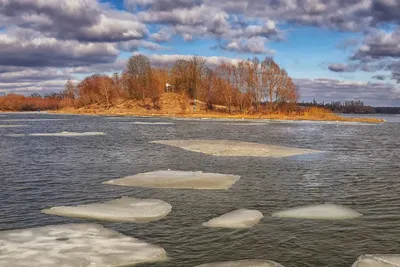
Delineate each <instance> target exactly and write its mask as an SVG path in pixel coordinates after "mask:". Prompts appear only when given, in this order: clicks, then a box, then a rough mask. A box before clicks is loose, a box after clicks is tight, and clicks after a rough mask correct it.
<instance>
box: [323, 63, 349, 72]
mask: <svg viewBox="0 0 400 267" xmlns="http://www.w3.org/2000/svg"><path fill="white" fill-rule="evenodd" d="M328 69H329V70H330V71H334V72H351V71H355V68H354V67H353V66H350V65H347V64H340V63H339V64H332V65H329V67H328Z"/></svg>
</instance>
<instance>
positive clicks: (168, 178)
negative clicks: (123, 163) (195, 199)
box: [103, 170, 240, 189]
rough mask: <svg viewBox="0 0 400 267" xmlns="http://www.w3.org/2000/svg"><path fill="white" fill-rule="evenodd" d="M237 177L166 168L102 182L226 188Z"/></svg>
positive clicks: (145, 185)
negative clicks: (165, 169)
mask: <svg viewBox="0 0 400 267" xmlns="http://www.w3.org/2000/svg"><path fill="white" fill-rule="evenodd" d="M239 179H240V176H237V175H230V174H220V173H203V172H201V171H197V172H190V171H188V172H187V171H171V170H167V171H154V172H147V173H139V174H137V175H133V176H127V177H124V178H121V179H115V180H110V181H107V182H104V183H103V184H110V185H122V186H136V187H150V188H181V189H228V188H230V187H231V186H232V185H233V184H234V183H235V182H236V181H238V180H239Z"/></svg>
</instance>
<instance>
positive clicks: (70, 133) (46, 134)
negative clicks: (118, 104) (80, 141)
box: [29, 132, 105, 137]
mask: <svg viewBox="0 0 400 267" xmlns="http://www.w3.org/2000/svg"><path fill="white" fill-rule="evenodd" d="M29 135H30V136H65V137H77V136H95V135H105V133H103V132H83V133H77V132H60V133H33V134H29Z"/></svg>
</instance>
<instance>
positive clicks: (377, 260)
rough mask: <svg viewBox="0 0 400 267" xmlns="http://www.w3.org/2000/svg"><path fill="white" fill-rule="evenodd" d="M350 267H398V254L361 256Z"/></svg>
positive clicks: (399, 255)
mask: <svg viewBox="0 0 400 267" xmlns="http://www.w3.org/2000/svg"><path fill="white" fill-rule="evenodd" d="M352 267H400V254H386V255H385V254H383V255H363V256H360V257H359V258H358V259H357V261H356V262H355V263H354V264H353V266H352Z"/></svg>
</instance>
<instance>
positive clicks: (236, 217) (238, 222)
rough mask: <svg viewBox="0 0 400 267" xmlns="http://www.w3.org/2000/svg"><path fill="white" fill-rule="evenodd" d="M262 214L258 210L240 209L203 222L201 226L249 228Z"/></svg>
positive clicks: (257, 221)
mask: <svg viewBox="0 0 400 267" xmlns="http://www.w3.org/2000/svg"><path fill="white" fill-rule="evenodd" d="M263 217H264V216H263V214H262V213H261V212H260V211H258V210H248V209H240V210H235V211H232V212H229V213H226V214H224V215H221V216H219V217H217V218H214V219H211V220H209V221H208V222H205V223H203V226H207V227H218V228H250V227H253V226H254V225H256V224H257V223H259V222H260V220H261V219H262V218H263Z"/></svg>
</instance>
